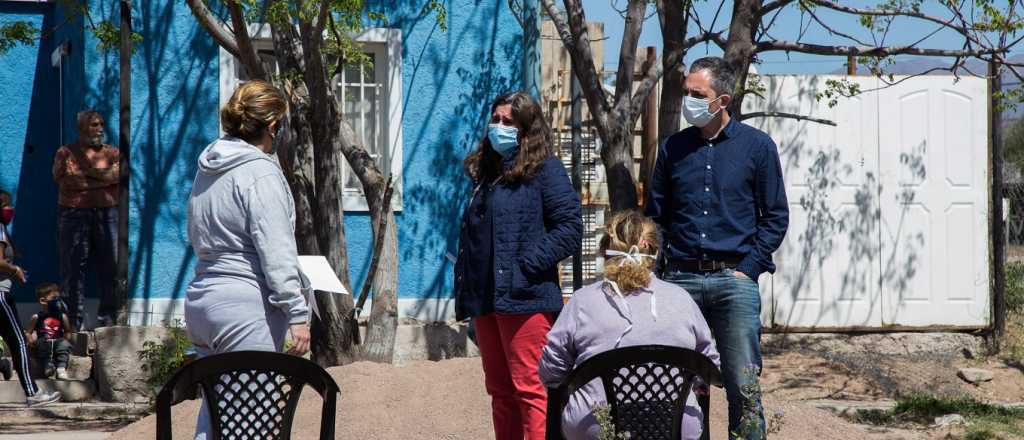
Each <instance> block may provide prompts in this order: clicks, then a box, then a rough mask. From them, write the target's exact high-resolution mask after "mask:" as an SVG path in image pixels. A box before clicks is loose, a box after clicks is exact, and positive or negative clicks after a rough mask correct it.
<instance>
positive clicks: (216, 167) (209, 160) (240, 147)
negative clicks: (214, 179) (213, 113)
mask: <svg viewBox="0 0 1024 440" xmlns="http://www.w3.org/2000/svg"><path fill="white" fill-rule="evenodd" d="M254 160H268V161H270V162H273V163H275V164H276V163H277V162H276V161H274V159H273V157H272V156H270V155H268V154H266V153H264V152H262V151H260V149H259V148H256V147H255V146H254V145H252V144H250V143H248V142H246V141H243V140H241V139H238V138H234V137H229V136H225V137H222V138H220V139H217V140H215V141H213V143H212V144H210V145H208V146H207V147H206V149H204V150H203V152H202V153H200V154H199V172H201V173H203V174H207V175H214V174H220V173H223V172H225V171H228V170H230V169H232V168H235V167H237V166H239V165H242V164H244V163H248V162H252V161H254Z"/></svg>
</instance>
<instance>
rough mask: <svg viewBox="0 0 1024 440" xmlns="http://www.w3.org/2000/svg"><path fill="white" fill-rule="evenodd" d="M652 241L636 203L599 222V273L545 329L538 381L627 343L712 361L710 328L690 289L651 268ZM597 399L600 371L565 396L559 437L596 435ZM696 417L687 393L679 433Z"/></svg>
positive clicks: (557, 378) (696, 430)
mask: <svg viewBox="0 0 1024 440" xmlns="http://www.w3.org/2000/svg"><path fill="white" fill-rule="evenodd" d="M658 247H659V242H658V231H657V226H656V225H655V224H654V222H653V221H651V220H650V219H648V218H646V217H644V216H643V214H640V213H639V212H637V211H623V212H620V213H618V214H616V215H615V216H614V217H612V219H611V220H610V221H609V222H608V224H607V225H605V235H604V237H602V239H601V245H600V250H601V252H602V253H603V254H604V255H605V260H604V261H605V263H604V279H603V280H601V281H598V282H596V283H594V284H591V285H589V286H584V287H583V288H582V289H580V290H578V291H576V292H575V293H573V295H572V298H571V299H570V300H569V303H568V304H567V305H566V306H565V308H563V309H562V313H561V314H560V315H559V316H558V320H557V321H555V324H554V326H552V327H551V331H550V332H548V341H547V345H545V346H544V350H543V352H542V355H541V359H540V367H539V373H540V378H541V380H542V381H544V384H545V385H547V386H548V387H552V388H553V387H557V386H559V385H561V384H562V382H564V381H565V380H566V379H567V378H568V377H569V374H570V373H571V372H572V370H573V369H575V368H576V367H578V366H579V365H580V364H582V363H583V361H585V360H587V359H590V358H591V357H593V356H594V355H597V354H600V353H603V352H605V351H608V350H612V349H615V348H619V347H629V346H633V345H647V344H659V345H672V346H676V347H683V348H689V349H691V350H695V351H697V352H699V353H702V354H703V355H704V356H707V357H708V358H709V359H711V361H712V362H714V363H715V365H718V364H719V362H718V350H716V349H715V342H714V340H712V338H711V329H710V328H708V324H707V322H706V321H705V320H704V316H703V315H701V312H700V309H699V308H697V304H696V303H695V302H694V301H693V299H691V298H690V294H689V293H687V292H686V290H683V288H681V287H678V286H676V285H674V284H670V283H667V282H664V281H662V280H659V279H658V278H657V277H655V276H654V275H653V274H651V268H652V267H653V266H654V258H655V256H654V255H655V253H656V252H657V251H658ZM695 388H697V387H695ZM599 405H607V399H606V398H605V395H604V388H603V387H602V386H601V380H600V379H595V380H593V381H591V382H590V383H588V384H587V385H585V386H583V388H581V389H580V390H579V391H577V392H576V393H574V394H573V395H571V396H569V400H568V402H567V403H566V407H565V410H564V411H563V413H562V433H563V434H564V435H565V438H567V439H569V440H583V439H596V438H598V436H599V434H600V428H599V426H598V424H597V418H596V417H595V416H594V407H596V406H599ZM548 417H557V416H555V415H553V414H549V415H548ZM701 420H703V415H702V414H701V411H700V406H698V405H697V400H696V397H695V396H694V395H693V393H690V396H689V398H688V399H687V402H686V408H685V410H684V413H683V420H682V428H683V439H684V440H690V439H697V438H699V437H700V434H701Z"/></svg>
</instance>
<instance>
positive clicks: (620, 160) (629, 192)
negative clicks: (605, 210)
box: [601, 117, 637, 212]
mask: <svg viewBox="0 0 1024 440" xmlns="http://www.w3.org/2000/svg"><path fill="white" fill-rule="evenodd" d="M609 120H610V121H615V122H614V123H613V124H614V125H612V126H610V127H608V136H607V137H606V138H605V139H604V141H605V145H604V148H602V149H601V162H603V163H604V170H605V178H606V179H607V181H608V199H609V205H610V207H611V210H612V212H619V211H623V210H626V209H634V208H636V207H637V193H636V192H637V191H636V180H635V179H634V177H633V124H632V123H631V122H633V121H635V118H631V117H630V118H625V117H623V118H614V117H613V118H609Z"/></svg>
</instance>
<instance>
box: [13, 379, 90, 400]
mask: <svg viewBox="0 0 1024 440" xmlns="http://www.w3.org/2000/svg"><path fill="white" fill-rule="evenodd" d="M35 382H36V385H37V386H38V387H39V389H40V390H42V391H46V392H50V391H54V390H56V391H60V394H61V400H62V401H64V402H82V401H87V400H92V398H93V397H94V396H96V384H95V383H93V382H92V381H91V380H49V379H42V380H40V379H37V380H36V381H35ZM0 403H25V391H24V390H22V389H21V385H20V384H19V383H18V381H17V380H16V379H15V378H11V380H9V381H6V382H2V381H0Z"/></svg>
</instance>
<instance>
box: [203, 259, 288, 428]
mask: <svg viewBox="0 0 1024 440" xmlns="http://www.w3.org/2000/svg"><path fill="white" fill-rule="evenodd" d="M266 296H267V295H266V294H265V290H264V289H261V288H260V286H259V285H258V284H256V283H254V282H251V281H248V280H243V279H239V278H236V277H227V276H214V275H202V276H199V277H196V279H195V280H193V281H192V284H190V285H189V286H188V289H187V291H186V298H185V324H186V329H187V331H188V336H189V339H190V340H191V341H192V344H193V345H195V347H196V351H197V352H198V353H199V356H200V357H203V356H208V355H211V354H217V353H226V352H230V351H243V350H256V351H277V352H280V351H282V350H283V348H284V339H285V335H286V334H287V332H288V316H287V315H286V314H285V313H284V312H283V311H282V310H281V309H279V308H276V307H274V306H272V305H270V303H269V302H267V300H266ZM240 367H242V366H241V365H240ZM209 414H210V413H209V409H208V408H207V407H206V401H205V399H204V400H203V406H202V409H201V410H200V411H199V419H198V420H197V421H196V434H195V440H207V438H208V437H209V433H210V431H211V426H210V415H209Z"/></svg>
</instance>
